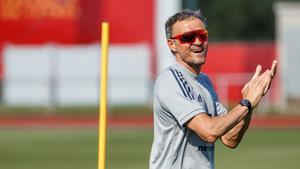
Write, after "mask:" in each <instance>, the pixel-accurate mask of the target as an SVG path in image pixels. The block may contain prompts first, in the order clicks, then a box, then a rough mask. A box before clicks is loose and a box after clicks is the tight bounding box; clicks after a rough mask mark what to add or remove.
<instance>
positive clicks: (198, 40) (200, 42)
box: [194, 36, 203, 44]
mask: <svg viewBox="0 0 300 169" xmlns="http://www.w3.org/2000/svg"><path fill="white" fill-rule="evenodd" d="M194 44H203V42H202V41H201V40H200V38H199V37H198V36H196V39H195V42H194Z"/></svg>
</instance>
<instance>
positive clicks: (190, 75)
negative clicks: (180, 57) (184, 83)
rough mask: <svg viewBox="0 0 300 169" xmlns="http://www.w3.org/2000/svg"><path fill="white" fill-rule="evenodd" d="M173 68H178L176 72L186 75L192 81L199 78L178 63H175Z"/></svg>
mask: <svg viewBox="0 0 300 169" xmlns="http://www.w3.org/2000/svg"><path fill="white" fill-rule="evenodd" d="M174 66H175V67H176V68H178V70H180V71H181V72H183V73H184V74H186V75H188V76H189V77H191V78H193V79H197V78H198V76H199V75H196V74H194V73H193V72H191V71H190V70H188V69H187V68H186V67H184V66H183V65H181V64H180V63H178V62H176V63H175V65H174Z"/></svg>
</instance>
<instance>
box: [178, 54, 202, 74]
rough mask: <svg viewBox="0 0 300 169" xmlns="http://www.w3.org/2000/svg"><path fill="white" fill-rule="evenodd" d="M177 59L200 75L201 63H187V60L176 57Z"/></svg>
mask: <svg viewBox="0 0 300 169" xmlns="http://www.w3.org/2000/svg"><path fill="white" fill-rule="evenodd" d="M176 61H177V62H178V63H179V64H181V65H182V66H184V67H185V68H187V69H188V70H189V71H191V72H192V73H194V74H196V75H199V74H200V72H201V65H199V64H187V63H186V62H184V61H182V60H181V59H178V58H176Z"/></svg>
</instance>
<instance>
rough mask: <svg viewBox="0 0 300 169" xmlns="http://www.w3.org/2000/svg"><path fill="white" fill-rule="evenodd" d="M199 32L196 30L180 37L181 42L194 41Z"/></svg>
mask: <svg viewBox="0 0 300 169" xmlns="http://www.w3.org/2000/svg"><path fill="white" fill-rule="evenodd" d="M196 36H197V34H196V33H195V32H188V33H185V34H183V35H181V37H180V39H179V40H180V42H181V43H193V42H194V41H195V38H196Z"/></svg>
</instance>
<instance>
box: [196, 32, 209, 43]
mask: <svg viewBox="0 0 300 169" xmlns="http://www.w3.org/2000/svg"><path fill="white" fill-rule="evenodd" d="M198 37H199V39H200V40H201V42H207V39H208V36H207V34H199V35H198Z"/></svg>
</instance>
